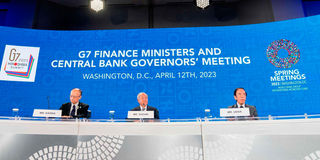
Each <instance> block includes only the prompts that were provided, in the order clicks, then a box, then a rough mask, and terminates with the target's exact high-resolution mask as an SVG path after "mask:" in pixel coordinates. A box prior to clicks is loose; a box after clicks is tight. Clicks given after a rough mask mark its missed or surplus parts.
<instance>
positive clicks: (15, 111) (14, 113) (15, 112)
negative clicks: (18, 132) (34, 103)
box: [12, 108, 19, 120]
mask: <svg viewBox="0 0 320 160" xmlns="http://www.w3.org/2000/svg"><path fill="white" fill-rule="evenodd" d="M12 117H14V120H17V119H18V118H19V108H12Z"/></svg>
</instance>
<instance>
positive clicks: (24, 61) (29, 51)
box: [0, 45, 40, 82]
mask: <svg viewBox="0 0 320 160" xmlns="http://www.w3.org/2000/svg"><path fill="white" fill-rule="evenodd" d="M39 51H40V48H39V47H26V46H13V45H6V48H5V50H4V55H3V59H2V65H1V72H0V80H5V81H24V82H34V81H35V76H36V70H37V63H38V57H39Z"/></svg>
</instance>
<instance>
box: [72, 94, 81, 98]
mask: <svg viewBox="0 0 320 160" xmlns="http://www.w3.org/2000/svg"><path fill="white" fill-rule="evenodd" d="M79 97H80V96H73V95H70V98H79Z"/></svg>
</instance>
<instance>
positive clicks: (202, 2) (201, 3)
mask: <svg viewBox="0 0 320 160" xmlns="http://www.w3.org/2000/svg"><path fill="white" fill-rule="evenodd" d="M196 3H197V6H198V7H200V8H202V9H204V8H206V7H208V6H209V0H196Z"/></svg>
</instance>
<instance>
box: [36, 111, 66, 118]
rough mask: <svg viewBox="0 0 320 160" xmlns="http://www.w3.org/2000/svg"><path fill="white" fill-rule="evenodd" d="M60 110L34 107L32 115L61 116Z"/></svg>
mask: <svg viewBox="0 0 320 160" xmlns="http://www.w3.org/2000/svg"><path fill="white" fill-rule="evenodd" d="M61 115H62V110H49V109H34V110H33V117H61Z"/></svg>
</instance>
